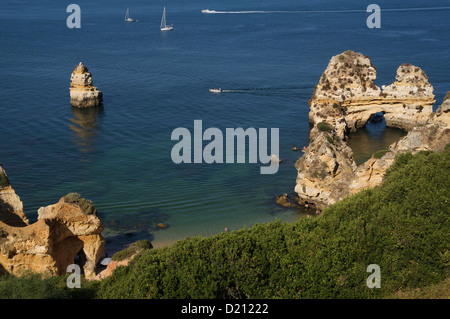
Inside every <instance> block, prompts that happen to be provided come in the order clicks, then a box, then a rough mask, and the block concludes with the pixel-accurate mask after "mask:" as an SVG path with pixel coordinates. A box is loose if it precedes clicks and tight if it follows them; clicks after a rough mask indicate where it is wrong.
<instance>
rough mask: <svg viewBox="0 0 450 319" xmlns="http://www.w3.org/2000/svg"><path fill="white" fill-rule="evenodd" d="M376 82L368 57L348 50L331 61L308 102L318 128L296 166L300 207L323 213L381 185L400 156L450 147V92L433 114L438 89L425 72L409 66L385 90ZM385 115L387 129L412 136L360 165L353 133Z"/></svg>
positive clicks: (314, 123)
mask: <svg viewBox="0 0 450 319" xmlns="http://www.w3.org/2000/svg"><path fill="white" fill-rule="evenodd" d="M375 79H376V69H375V67H374V66H373V65H372V63H371V61H370V59H369V57H367V56H363V55H362V54H359V53H355V52H353V51H346V52H343V53H341V54H338V55H336V56H334V57H332V58H331V60H330V63H329V64H328V67H327V68H326V70H325V71H324V73H323V74H322V76H321V78H320V80H319V83H318V84H317V85H316V87H315V89H314V92H313V94H312V97H311V99H310V101H309V106H310V112H309V120H310V122H311V123H312V124H313V125H314V127H313V128H312V129H311V131H310V136H309V140H310V144H309V145H308V147H307V149H306V151H305V153H304V155H303V156H302V157H301V158H300V159H299V160H298V161H297V163H296V168H297V171H298V174H297V180H296V186H295V192H296V193H297V195H298V197H299V203H300V204H302V203H308V204H309V205H310V206H311V205H313V206H314V207H315V208H318V209H322V208H324V207H326V206H328V205H330V204H333V203H335V202H337V201H339V200H341V199H343V198H344V197H345V196H348V195H352V194H355V193H357V192H359V191H361V190H363V189H366V188H371V187H375V186H377V185H380V184H381V183H382V182H383V180H384V176H385V173H386V170H387V169H388V168H389V167H390V166H391V165H392V163H393V162H394V159H395V156H396V155H397V154H399V153H403V152H412V153H417V152H419V151H438V150H442V149H444V147H445V146H446V145H447V144H449V143H450V94H447V96H446V98H445V99H444V102H443V103H442V105H441V106H440V107H439V108H438V109H437V111H436V113H434V112H433V110H432V108H433V104H434V102H435V98H434V97H435V96H434V94H433V87H432V85H431V84H430V83H429V82H428V77H427V76H426V74H425V72H424V71H423V70H422V69H421V68H419V67H417V66H414V65H411V64H407V63H404V64H402V65H400V67H398V69H397V76H396V78H395V82H393V83H392V84H389V85H383V86H382V87H381V88H380V87H378V86H376V85H375V84H374V82H373V81H374V80H375ZM380 112H381V113H383V115H384V119H385V121H386V126H390V127H395V128H400V129H403V130H405V131H407V132H408V134H407V135H406V136H405V137H403V138H402V139H400V140H399V141H397V142H395V143H393V144H391V145H390V146H389V149H386V150H382V151H379V152H376V153H375V154H373V155H372V157H371V158H370V159H369V160H367V161H366V162H365V163H362V164H360V165H356V163H355V161H354V160H353V152H352V150H351V148H350V147H349V146H348V145H347V136H348V133H349V132H354V131H356V130H357V129H358V128H361V127H363V126H364V125H366V123H367V122H368V121H369V120H370V118H371V116H372V115H374V114H376V113H380Z"/></svg>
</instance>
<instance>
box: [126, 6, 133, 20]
mask: <svg viewBox="0 0 450 319" xmlns="http://www.w3.org/2000/svg"><path fill="white" fill-rule="evenodd" d="M133 21H134V20H133V19H131V18H130V9H129V8H127V13H125V22H133Z"/></svg>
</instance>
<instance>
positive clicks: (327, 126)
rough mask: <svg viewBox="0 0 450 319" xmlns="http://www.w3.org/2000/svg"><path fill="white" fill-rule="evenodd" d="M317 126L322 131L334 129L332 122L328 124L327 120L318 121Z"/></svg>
mask: <svg viewBox="0 0 450 319" xmlns="http://www.w3.org/2000/svg"><path fill="white" fill-rule="evenodd" d="M317 128H318V129H319V131H321V132H331V131H332V130H333V127H332V126H331V125H330V124H328V123H327V122H320V123H317Z"/></svg>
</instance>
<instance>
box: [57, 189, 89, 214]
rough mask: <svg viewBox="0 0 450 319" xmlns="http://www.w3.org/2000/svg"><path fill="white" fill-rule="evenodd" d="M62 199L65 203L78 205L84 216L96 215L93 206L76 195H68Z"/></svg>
mask: <svg viewBox="0 0 450 319" xmlns="http://www.w3.org/2000/svg"><path fill="white" fill-rule="evenodd" d="M63 199H64V201H65V202H66V203H69V204H74V205H78V206H79V207H80V208H81V210H82V211H83V213H84V214H85V215H91V214H97V210H96V209H95V208H94V204H93V203H92V202H91V201H90V200H87V199H85V198H83V197H81V195H80V194H78V193H69V194H67V195H66V196H64V197H63Z"/></svg>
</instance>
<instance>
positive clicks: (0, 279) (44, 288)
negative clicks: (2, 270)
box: [0, 273, 99, 299]
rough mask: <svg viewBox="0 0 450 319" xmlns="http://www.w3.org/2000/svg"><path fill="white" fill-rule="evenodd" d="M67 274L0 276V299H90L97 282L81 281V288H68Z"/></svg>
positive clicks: (92, 296) (93, 294)
mask: <svg viewBox="0 0 450 319" xmlns="http://www.w3.org/2000/svg"><path fill="white" fill-rule="evenodd" d="M67 277H68V276H53V277H43V276H42V275H37V274H30V273H28V274H23V275H22V276H20V277H14V276H11V275H3V276H0V298H1V299H92V298H94V296H95V292H96V290H97V286H98V285H99V283H98V282H96V281H92V282H88V281H83V282H82V283H81V288H79V289H70V288H68V287H67V284H66V281H67Z"/></svg>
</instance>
